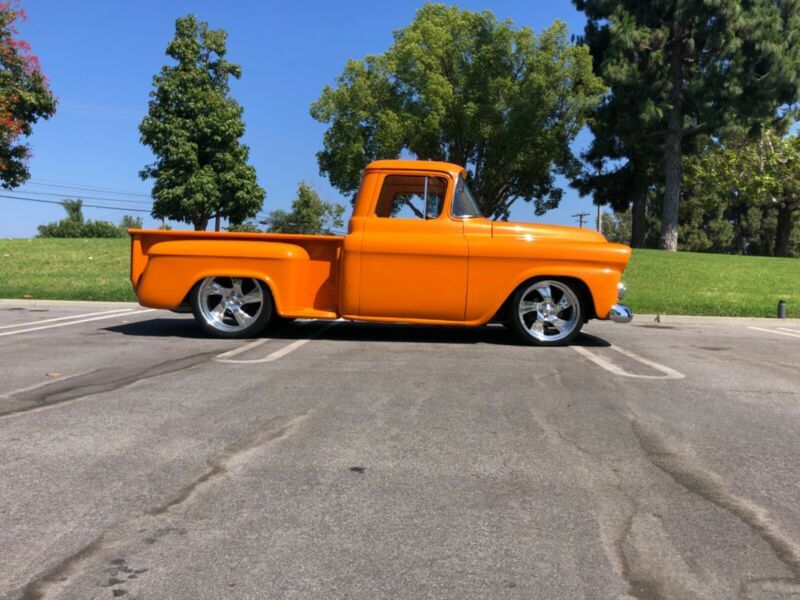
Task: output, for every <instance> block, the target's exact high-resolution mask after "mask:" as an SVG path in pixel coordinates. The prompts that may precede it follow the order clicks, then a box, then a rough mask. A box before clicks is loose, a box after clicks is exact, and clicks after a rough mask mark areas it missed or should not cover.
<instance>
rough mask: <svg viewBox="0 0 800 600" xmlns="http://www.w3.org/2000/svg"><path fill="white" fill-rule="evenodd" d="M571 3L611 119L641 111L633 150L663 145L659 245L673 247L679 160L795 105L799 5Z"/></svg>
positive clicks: (688, 0) (799, 77)
mask: <svg viewBox="0 0 800 600" xmlns="http://www.w3.org/2000/svg"><path fill="white" fill-rule="evenodd" d="M573 2H574V4H575V5H576V6H577V8H578V9H580V10H582V11H584V12H585V13H586V16H587V18H588V23H587V26H586V30H585V41H586V42H587V43H588V44H589V46H590V48H591V49H592V53H593V56H594V64H595V67H596V69H597V72H598V74H600V75H602V76H603V77H604V79H605V80H606V82H607V83H608V85H609V86H610V88H611V96H610V97H609V99H608V100H607V102H608V104H610V105H611V106H612V107H613V106H615V105H617V106H618V107H620V110H616V109H614V110H609V112H608V113H607V114H616V115H619V114H623V112H624V110H625V109H623V108H622V107H628V108H630V107H631V106H635V107H636V108H637V110H636V112H635V113H630V119H631V122H632V123H633V124H635V125H636V126H637V128H638V129H639V132H640V133H639V134H638V135H635V136H634V137H633V139H635V140H636V144H637V145H640V146H641V145H642V144H645V143H647V142H652V143H653V144H659V146H660V149H661V151H662V154H663V159H662V161H661V162H662V165H663V181H664V197H663V202H662V215H661V236H660V246H661V247H662V248H664V249H667V250H676V249H677V246H678V205H679V201H680V197H681V164H682V163H681V161H682V156H683V154H684V152H685V151H686V150H687V147H688V145H689V144H690V143H691V141H692V139H693V138H694V136H696V135H698V134H701V133H705V134H712V135H720V134H721V133H722V132H724V131H725V130H726V129H727V128H729V127H731V126H736V127H737V128H739V129H742V128H744V129H751V130H758V129H760V127H761V125H762V123H763V122H764V121H765V120H774V119H778V118H781V117H783V116H785V115H786V114H787V113H788V110H787V109H789V108H792V107H793V106H794V105H795V103H796V102H797V100H798V90H799V89H800V87H799V86H800V0H781V1H780V2H775V1H774V0H747V1H744V2H743V1H741V0H717V1H715V2H708V1H707V0H653V1H651V2H640V1H638V0H573ZM598 130H600V131H603V128H602V127H598ZM605 131H606V132H611V131H612V128H610V127H607V128H605ZM603 145H604V144H598V145H597V147H598V149H601V148H602V147H603ZM631 148H632V149H633V148H634V146H631ZM632 154H633V155H634V156H636V155H638V153H635V152H633V153H632ZM609 157H610V158H614V156H613V154H610V155H609ZM629 158H630V156H629Z"/></svg>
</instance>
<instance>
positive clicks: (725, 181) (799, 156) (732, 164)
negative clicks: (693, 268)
mask: <svg viewBox="0 0 800 600" xmlns="http://www.w3.org/2000/svg"><path fill="white" fill-rule="evenodd" d="M684 181H685V184H686V188H687V192H688V194H687V199H686V201H685V202H684V205H683V206H682V207H681V223H682V225H681V229H682V234H684V235H685V236H686V238H687V239H686V242H687V243H688V245H689V248H690V249H693V250H711V251H717V252H737V253H746V254H768V255H774V256H789V255H790V254H792V253H793V249H792V247H793V231H794V228H795V224H796V223H797V221H798V218H799V217H800V136H798V135H790V136H786V137H783V138H782V137H780V136H779V135H777V134H776V133H774V132H771V131H767V132H765V133H764V134H763V135H762V136H761V137H760V138H759V139H757V140H755V141H753V140H748V139H744V140H739V141H737V142H733V143H728V144H727V145H725V146H714V145H713V144H712V143H711V142H708V145H707V148H706V151H705V152H703V153H702V154H700V155H698V156H695V157H692V158H691V159H689V160H687V161H686V169H685V174H684ZM684 232H685V233H684Z"/></svg>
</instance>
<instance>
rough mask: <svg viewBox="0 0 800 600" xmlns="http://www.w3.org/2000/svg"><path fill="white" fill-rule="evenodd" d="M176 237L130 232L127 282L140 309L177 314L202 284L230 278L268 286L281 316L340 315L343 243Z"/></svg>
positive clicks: (319, 238) (189, 234)
mask: <svg viewBox="0 0 800 600" xmlns="http://www.w3.org/2000/svg"><path fill="white" fill-rule="evenodd" d="M165 233H166V234H167V235H165ZM180 233H183V235H181V234H180ZM180 233H178V234H176V232H145V231H132V232H131V235H132V237H133V241H132V247H131V250H132V254H131V281H132V283H133V285H134V288H135V290H136V294H137V296H138V297H139V302H140V303H141V304H142V305H144V306H151V307H154V308H167V309H175V308H177V307H178V306H179V305H180V304H181V303H182V302H183V301H184V300H185V298H186V296H187V294H188V292H189V291H190V290H191V288H192V286H194V284H195V283H197V282H198V281H200V280H201V279H203V278H205V277H211V276H233V277H253V278H256V279H260V280H262V281H264V282H266V283H267V285H269V287H270V289H271V290H272V293H273V296H274V298H275V304H276V307H277V310H278V313H279V314H281V315H282V316H317V317H329V318H332V317H335V316H336V315H337V314H338V312H337V302H338V284H339V257H340V254H341V238H338V237H333V236H290V235H285V236H284V235H263V234H249V235H248V234H244V235H230V234H210V233H206V234H204V232H200V234H199V235H198V234H195V233H194V232H185V233H184V232H180Z"/></svg>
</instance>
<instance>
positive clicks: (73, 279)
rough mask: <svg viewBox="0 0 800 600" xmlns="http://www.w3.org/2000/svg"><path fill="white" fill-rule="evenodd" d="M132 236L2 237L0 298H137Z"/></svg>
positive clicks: (0, 244) (0, 249) (0, 250)
mask: <svg viewBox="0 0 800 600" xmlns="http://www.w3.org/2000/svg"><path fill="white" fill-rule="evenodd" d="M130 247H131V242H130V238H127V237H125V238H117V239H97V238H92V239H38V238H34V239H13V240H0V298H22V297H23V296H24V295H26V294H28V295H30V297H31V298H34V299H48V300H134V301H135V300H136V295H135V294H134V293H133V289H132V288H131V282H130V280H129V279H128V272H129V269H130Z"/></svg>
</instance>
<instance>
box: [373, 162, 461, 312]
mask: <svg viewBox="0 0 800 600" xmlns="http://www.w3.org/2000/svg"><path fill="white" fill-rule="evenodd" d="M451 188H452V184H451V181H450V178H449V177H448V176H446V175H444V174H442V175H434V176H432V175H431V174H430V173H413V172H404V173H386V174H383V175H382V177H381V180H380V182H379V189H380V192H379V193H378V197H377V200H376V201H375V203H374V206H373V208H372V214H370V215H369V217H368V218H367V219H365V231H364V237H363V242H362V247H361V253H362V254H361V282H360V286H361V287H360V311H359V312H360V314H361V316H363V317H373V318H386V319H399V320H403V319H411V320H416V319H421V320H437V321H463V320H464V310H465V306H466V296H467V242H466V239H465V238H464V231H463V223H462V222H461V221H460V220H455V219H452V218H450V216H449V214H447V211H445V204H446V199H447V198H448V193H450V194H452V190H451Z"/></svg>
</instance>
